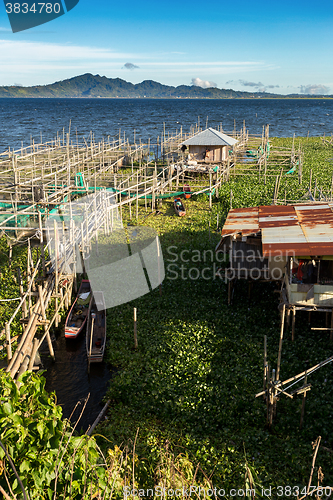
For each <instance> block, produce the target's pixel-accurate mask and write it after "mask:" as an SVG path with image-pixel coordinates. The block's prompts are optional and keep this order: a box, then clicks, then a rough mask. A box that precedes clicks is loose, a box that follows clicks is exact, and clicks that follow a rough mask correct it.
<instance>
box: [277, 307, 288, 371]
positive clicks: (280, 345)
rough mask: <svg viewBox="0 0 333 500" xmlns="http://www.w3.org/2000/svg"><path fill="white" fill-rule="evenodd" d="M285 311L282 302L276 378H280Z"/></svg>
mask: <svg viewBox="0 0 333 500" xmlns="http://www.w3.org/2000/svg"><path fill="white" fill-rule="evenodd" d="M285 312H286V306H285V304H283V307H282V313H281V329H280V341H279V354H278V361H277V369H276V380H280V379H279V377H280V366H281V353H282V341H283V329H284V316H285Z"/></svg>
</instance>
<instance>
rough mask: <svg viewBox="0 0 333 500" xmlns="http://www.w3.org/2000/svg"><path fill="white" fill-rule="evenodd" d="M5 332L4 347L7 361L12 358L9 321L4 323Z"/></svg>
mask: <svg viewBox="0 0 333 500" xmlns="http://www.w3.org/2000/svg"><path fill="white" fill-rule="evenodd" d="M5 332H6V347H7V361H8V364H9V361H10V360H11V359H12V342H11V338H10V325H9V323H6V324H5Z"/></svg>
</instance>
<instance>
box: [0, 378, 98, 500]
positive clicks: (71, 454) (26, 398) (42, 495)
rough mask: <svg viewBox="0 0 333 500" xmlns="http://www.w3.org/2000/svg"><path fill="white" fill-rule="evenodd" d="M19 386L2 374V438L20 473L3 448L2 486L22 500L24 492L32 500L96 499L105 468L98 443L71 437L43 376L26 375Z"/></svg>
mask: <svg viewBox="0 0 333 500" xmlns="http://www.w3.org/2000/svg"><path fill="white" fill-rule="evenodd" d="M20 382H21V384H22V385H21V386H20V387H19V388H18V387H17V385H16V384H15V382H14V381H13V380H12V379H11V377H10V376H9V375H8V374H6V373H4V372H0V387H1V389H0V398H1V405H0V439H1V441H2V443H4V444H5V448H6V451H7V453H8V454H9V456H10V457H11V459H12V461H13V463H14V467H15V469H16V471H14V467H13V466H12V465H11V464H10V462H9V460H8V457H7V456H6V455H5V452H4V450H3V449H2V448H0V485H1V486H2V487H3V488H4V490H5V491H6V490H7V491H8V485H10V487H11V490H12V491H11V494H12V495H17V496H18V498H23V497H22V496H21V495H22V488H23V489H24V490H25V491H26V492H27V493H28V494H29V498H30V499H31V500H32V499H38V500H41V499H49V500H51V499H52V498H58V495H57V492H59V494H61V498H64V499H68V500H73V499H82V498H92V496H91V495H94V497H96V496H97V495H98V492H99V491H101V490H102V489H103V490H104V489H105V485H106V483H105V479H106V468H105V467H103V466H101V465H100V462H101V461H102V457H101V454H100V452H99V451H98V447H97V446H96V442H95V440H94V438H88V437H87V436H84V435H83V436H73V429H72V427H71V425H70V424H69V422H68V421H66V420H62V419H61V417H62V410H61V407H60V406H57V405H56V402H55V395H54V394H51V395H50V394H48V393H47V392H46V391H45V389H44V384H45V379H44V378H43V377H40V376H36V375H34V374H32V373H31V372H26V373H24V374H23V375H21V378H20ZM15 472H16V473H15ZM19 478H21V481H22V484H21V485H20V483H19ZM85 495H86V496H85Z"/></svg>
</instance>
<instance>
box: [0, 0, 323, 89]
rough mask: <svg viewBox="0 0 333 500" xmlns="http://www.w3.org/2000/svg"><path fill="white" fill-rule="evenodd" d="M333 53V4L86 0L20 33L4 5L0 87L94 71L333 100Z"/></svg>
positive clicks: (1, 10)
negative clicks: (327, 96)
mask: <svg viewBox="0 0 333 500" xmlns="http://www.w3.org/2000/svg"><path fill="white" fill-rule="evenodd" d="M60 1H62V0H60ZM6 2H7V0H6ZM332 47H333V1H332V0H329V1H328V0H321V2H311V3H310V2H309V1H300V0H293V1H285V0H280V1H278V2H276V1H273V2H272V1H271V2H267V1H262V0H258V1H256V0H254V1H252V2H250V1H244V0H238V1H237V2H232V1H228V2H226V1H225V0H220V1H216V0H211V1H210V2H205V1H202V0H201V1H198V0H193V1H189V0H184V1H183V2H181V3H179V2H177V1H175V0H169V1H165V2H163V1H159V2H158V1H157V2H156V1H155V2H153V1H151V0H141V1H140V2H139V1H134V0H127V1H126V2H120V1H119V0H118V1H116V2H112V1H106V0H93V1H92V0H80V1H79V3H78V5H77V6H76V7H75V8H74V9H72V10H71V11H70V12H68V13H66V14H65V15H64V16H62V17H59V18H57V19H55V20H53V21H51V22H49V23H47V24H44V25H41V26H39V27H35V28H32V29H29V30H26V31H22V32H19V33H12V32H11V28H10V24H9V20H8V17H7V14H6V11H5V6H4V5H3V4H0V85H13V84H15V83H19V84H22V85H36V84H46V83H52V82H54V81H57V80H63V79H65V78H71V77H73V76H76V75H80V74H83V73H92V74H99V75H103V76H107V77H109V78H116V77H119V78H123V79H124V80H127V81H131V82H133V83H139V82H141V81H143V80H155V81H159V82H161V83H164V84H167V85H174V86H177V85H182V84H185V85H191V84H195V85H200V86H203V87H204V86H217V87H219V88H233V89H236V90H247V91H258V90H263V89H265V90H266V91H267V92H269V91H271V92H275V93H280V94H288V93H294V92H297V93H304V92H306V93H312V94H316V93H320V94H325V93H326V94H333V65H332V59H333V58H332Z"/></svg>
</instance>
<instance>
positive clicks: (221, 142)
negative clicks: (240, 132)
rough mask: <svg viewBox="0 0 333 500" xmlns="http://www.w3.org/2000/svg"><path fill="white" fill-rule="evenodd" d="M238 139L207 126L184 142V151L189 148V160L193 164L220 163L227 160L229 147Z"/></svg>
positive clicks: (182, 144) (182, 147) (182, 145)
mask: <svg viewBox="0 0 333 500" xmlns="http://www.w3.org/2000/svg"><path fill="white" fill-rule="evenodd" d="M237 142H238V141H237V140H236V139H234V138H233V137H229V136H228V135H226V134H223V133H222V132H219V131H218V130H215V129H213V128H207V129H206V130H203V131H202V132H199V133H198V134H196V135H194V136H193V137H191V138H190V139H187V140H186V141H184V142H182V143H181V144H180V147H181V149H182V151H184V152H186V151H187V150H188V161H189V163H192V164H202V163H219V162H223V161H226V160H227V158H228V156H229V149H230V148H232V147H233V146H234V145H235V144H236V143H237Z"/></svg>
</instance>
